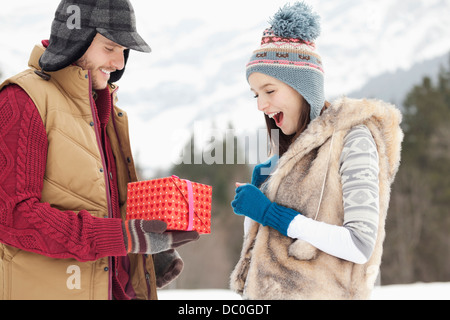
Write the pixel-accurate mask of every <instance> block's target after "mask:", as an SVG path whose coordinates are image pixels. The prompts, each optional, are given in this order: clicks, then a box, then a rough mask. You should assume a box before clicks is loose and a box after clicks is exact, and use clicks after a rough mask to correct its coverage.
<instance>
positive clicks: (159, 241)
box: [123, 220, 200, 254]
mask: <svg viewBox="0 0 450 320" xmlns="http://www.w3.org/2000/svg"><path fill="white" fill-rule="evenodd" d="M166 229H167V223H165V222H163V221H158V220H153V221H147V220H129V221H126V222H124V223H123V235H124V240H125V248H126V249H127V252H128V253H135V254H157V253H160V252H164V251H168V250H171V249H175V248H178V247H180V246H182V245H184V244H186V243H189V242H191V241H195V240H198V238H199V237H200V236H199V234H198V232H197V231H166Z"/></svg>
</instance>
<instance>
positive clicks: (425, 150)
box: [382, 57, 450, 283]
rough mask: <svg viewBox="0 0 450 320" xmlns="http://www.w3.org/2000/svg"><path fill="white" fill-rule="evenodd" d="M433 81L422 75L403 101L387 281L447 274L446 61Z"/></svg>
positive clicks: (449, 86) (449, 75)
mask: <svg viewBox="0 0 450 320" xmlns="http://www.w3.org/2000/svg"><path fill="white" fill-rule="evenodd" d="M449 58H450V57H449ZM449 62H450V59H449ZM435 82H436V83H433V81H432V80H431V79H430V78H428V77H425V78H424V79H423V81H422V83H421V84H420V85H417V86H415V87H414V88H413V89H412V90H411V92H410V93H409V94H408V95H407V97H406V99H405V103H404V106H405V110H404V121H403V129H404V132H405V139H404V143H403V151H402V163H401V167H400V170H399V173H398V176H397V179H396V182H395V184H394V186H393V192H392V199H391V208H390V210H389V215H388V221H387V238H386V245H385V255H384V259H383V261H384V263H383V266H382V269H383V273H382V276H383V278H382V279H383V281H384V282H385V283H399V282H401V283H409V282H417V281H424V282H430V281H448V280H450V267H449V266H450V237H449V230H450V214H449V213H450V212H449V211H450V210H449V206H450V179H449V178H450V139H449V137H450V125H449V123H450V63H449V69H445V68H442V69H441V71H440V73H439V76H438V77H437V80H436V81H435Z"/></svg>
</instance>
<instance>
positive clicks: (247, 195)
mask: <svg viewBox="0 0 450 320" xmlns="http://www.w3.org/2000/svg"><path fill="white" fill-rule="evenodd" d="M231 206H232V207H233V210H234V213H235V214H237V215H240V216H247V217H249V218H250V219H252V220H254V221H256V222H258V223H260V224H262V225H263V226H270V227H272V228H274V229H276V230H278V231H279V232H280V233H281V234H283V235H285V236H287V230H288V228H289V225H290V223H291V222H292V220H294V218H295V217H296V216H297V215H299V214H300V213H299V212H297V211H295V210H293V209H290V208H286V207H283V206H280V205H278V204H276V203H275V202H271V201H270V200H269V199H268V198H267V197H266V196H265V195H264V193H262V192H261V190H259V189H258V188H257V187H255V186H254V185H252V184H246V185H242V186H240V187H238V188H237V189H236V196H235V197H234V200H233V202H231Z"/></svg>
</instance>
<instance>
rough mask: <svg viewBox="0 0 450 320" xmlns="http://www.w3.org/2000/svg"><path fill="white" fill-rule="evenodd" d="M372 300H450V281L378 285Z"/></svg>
mask: <svg viewBox="0 0 450 320" xmlns="http://www.w3.org/2000/svg"><path fill="white" fill-rule="evenodd" d="M158 295H159V299H160V300H226V301H231V300H241V297H240V296H239V295H237V294H236V293H234V292H232V291H229V290H161V291H160V292H159V293H158ZM372 300H450V282H448V283H427V284H425V283H416V284H408V285H391V286H381V287H376V288H375V290H374V291H373V294H372Z"/></svg>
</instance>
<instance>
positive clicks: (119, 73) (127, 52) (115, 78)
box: [108, 49, 130, 83]
mask: <svg viewBox="0 0 450 320" xmlns="http://www.w3.org/2000/svg"><path fill="white" fill-rule="evenodd" d="M123 56H124V58H125V60H124V62H125V64H124V66H123V69H122V70H117V71H114V72H113V73H111V76H110V78H109V81H108V82H109V83H114V82H117V81H119V80H120V78H122V76H123V73H124V72H125V67H126V66H127V61H128V57H129V56H130V49H126V50H125V51H124V52H123Z"/></svg>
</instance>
